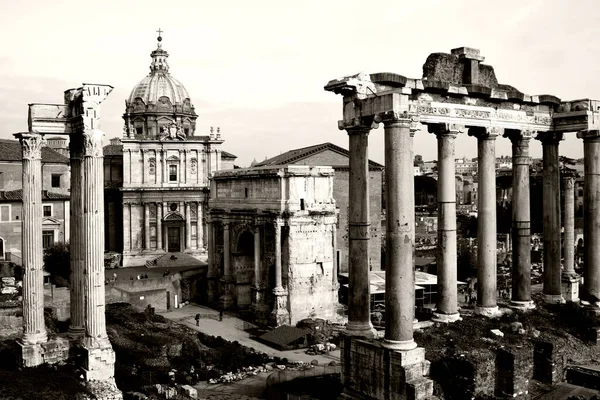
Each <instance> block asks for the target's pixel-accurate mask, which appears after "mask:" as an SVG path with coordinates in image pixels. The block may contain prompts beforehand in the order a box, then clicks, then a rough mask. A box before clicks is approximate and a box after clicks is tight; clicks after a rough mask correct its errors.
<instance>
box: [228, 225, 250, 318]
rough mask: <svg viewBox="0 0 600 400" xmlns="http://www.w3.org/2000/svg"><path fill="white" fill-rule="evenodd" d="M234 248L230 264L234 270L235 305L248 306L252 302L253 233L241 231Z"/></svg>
mask: <svg viewBox="0 0 600 400" xmlns="http://www.w3.org/2000/svg"><path fill="white" fill-rule="evenodd" d="M234 248H235V251H234V252H233V254H232V266H233V270H234V271H235V272H234V274H235V280H236V300H237V306H238V307H239V308H248V307H250V305H251V304H252V283H253V281H254V234H253V233H252V232H251V231H250V230H244V231H243V232H241V233H240V234H239V236H238V237H237V242H236V243H235V247H234Z"/></svg>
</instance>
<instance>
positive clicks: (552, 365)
mask: <svg viewBox="0 0 600 400" xmlns="http://www.w3.org/2000/svg"><path fill="white" fill-rule="evenodd" d="M567 360H568V355H567V354H566V353H565V348H564V346H560V345H559V344H557V343H552V342H542V341H540V342H537V343H535V345H534V354H533V377H534V378H535V379H537V380H538V381H540V382H542V383H548V384H551V385H554V384H557V383H559V382H562V381H563V380H564V378H565V374H566V369H567Z"/></svg>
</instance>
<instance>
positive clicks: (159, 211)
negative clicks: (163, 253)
mask: <svg viewBox="0 0 600 400" xmlns="http://www.w3.org/2000/svg"><path fill="white" fill-rule="evenodd" d="M162 220H163V209H162V203H156V248H157V249H158V250H162V249H163V241H162Z"/></svg>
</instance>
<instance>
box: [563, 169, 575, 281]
mask: <svg viewBox="0 0 600 400" xmlns="http://www.w3.org/2000/svg"><path fill="white" fill-rule="evenodd" d="M562 181H563V187H564V190H565V205H564V210H565V221H564V223H563V224H564V228H565V232H564V238H563V240H564V244H563V246H564V270H563V275H565V276H572V275H575V176H573V175H569V174H568V173H564V174H563V177H562Z"/></svg>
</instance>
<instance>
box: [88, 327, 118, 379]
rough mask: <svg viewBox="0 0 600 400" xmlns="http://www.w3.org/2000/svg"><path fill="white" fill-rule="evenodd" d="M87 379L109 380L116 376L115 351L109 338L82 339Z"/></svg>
mask: <svg viewBox="0 0 600 400" xmlns="http://www.w3.org/2000/svg"><path fill="white" fill-rule="evenodd" d="M81 349H82V350H83V371H84V378H85V380H86V381H108V380H113V382H114V376H115V352H114V351H113V349H112V346H111V344H110V341H109V340H108V338H100V339H95V338H90V337H86V338H84V339H83V340H82V341H81Z"/></svg>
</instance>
